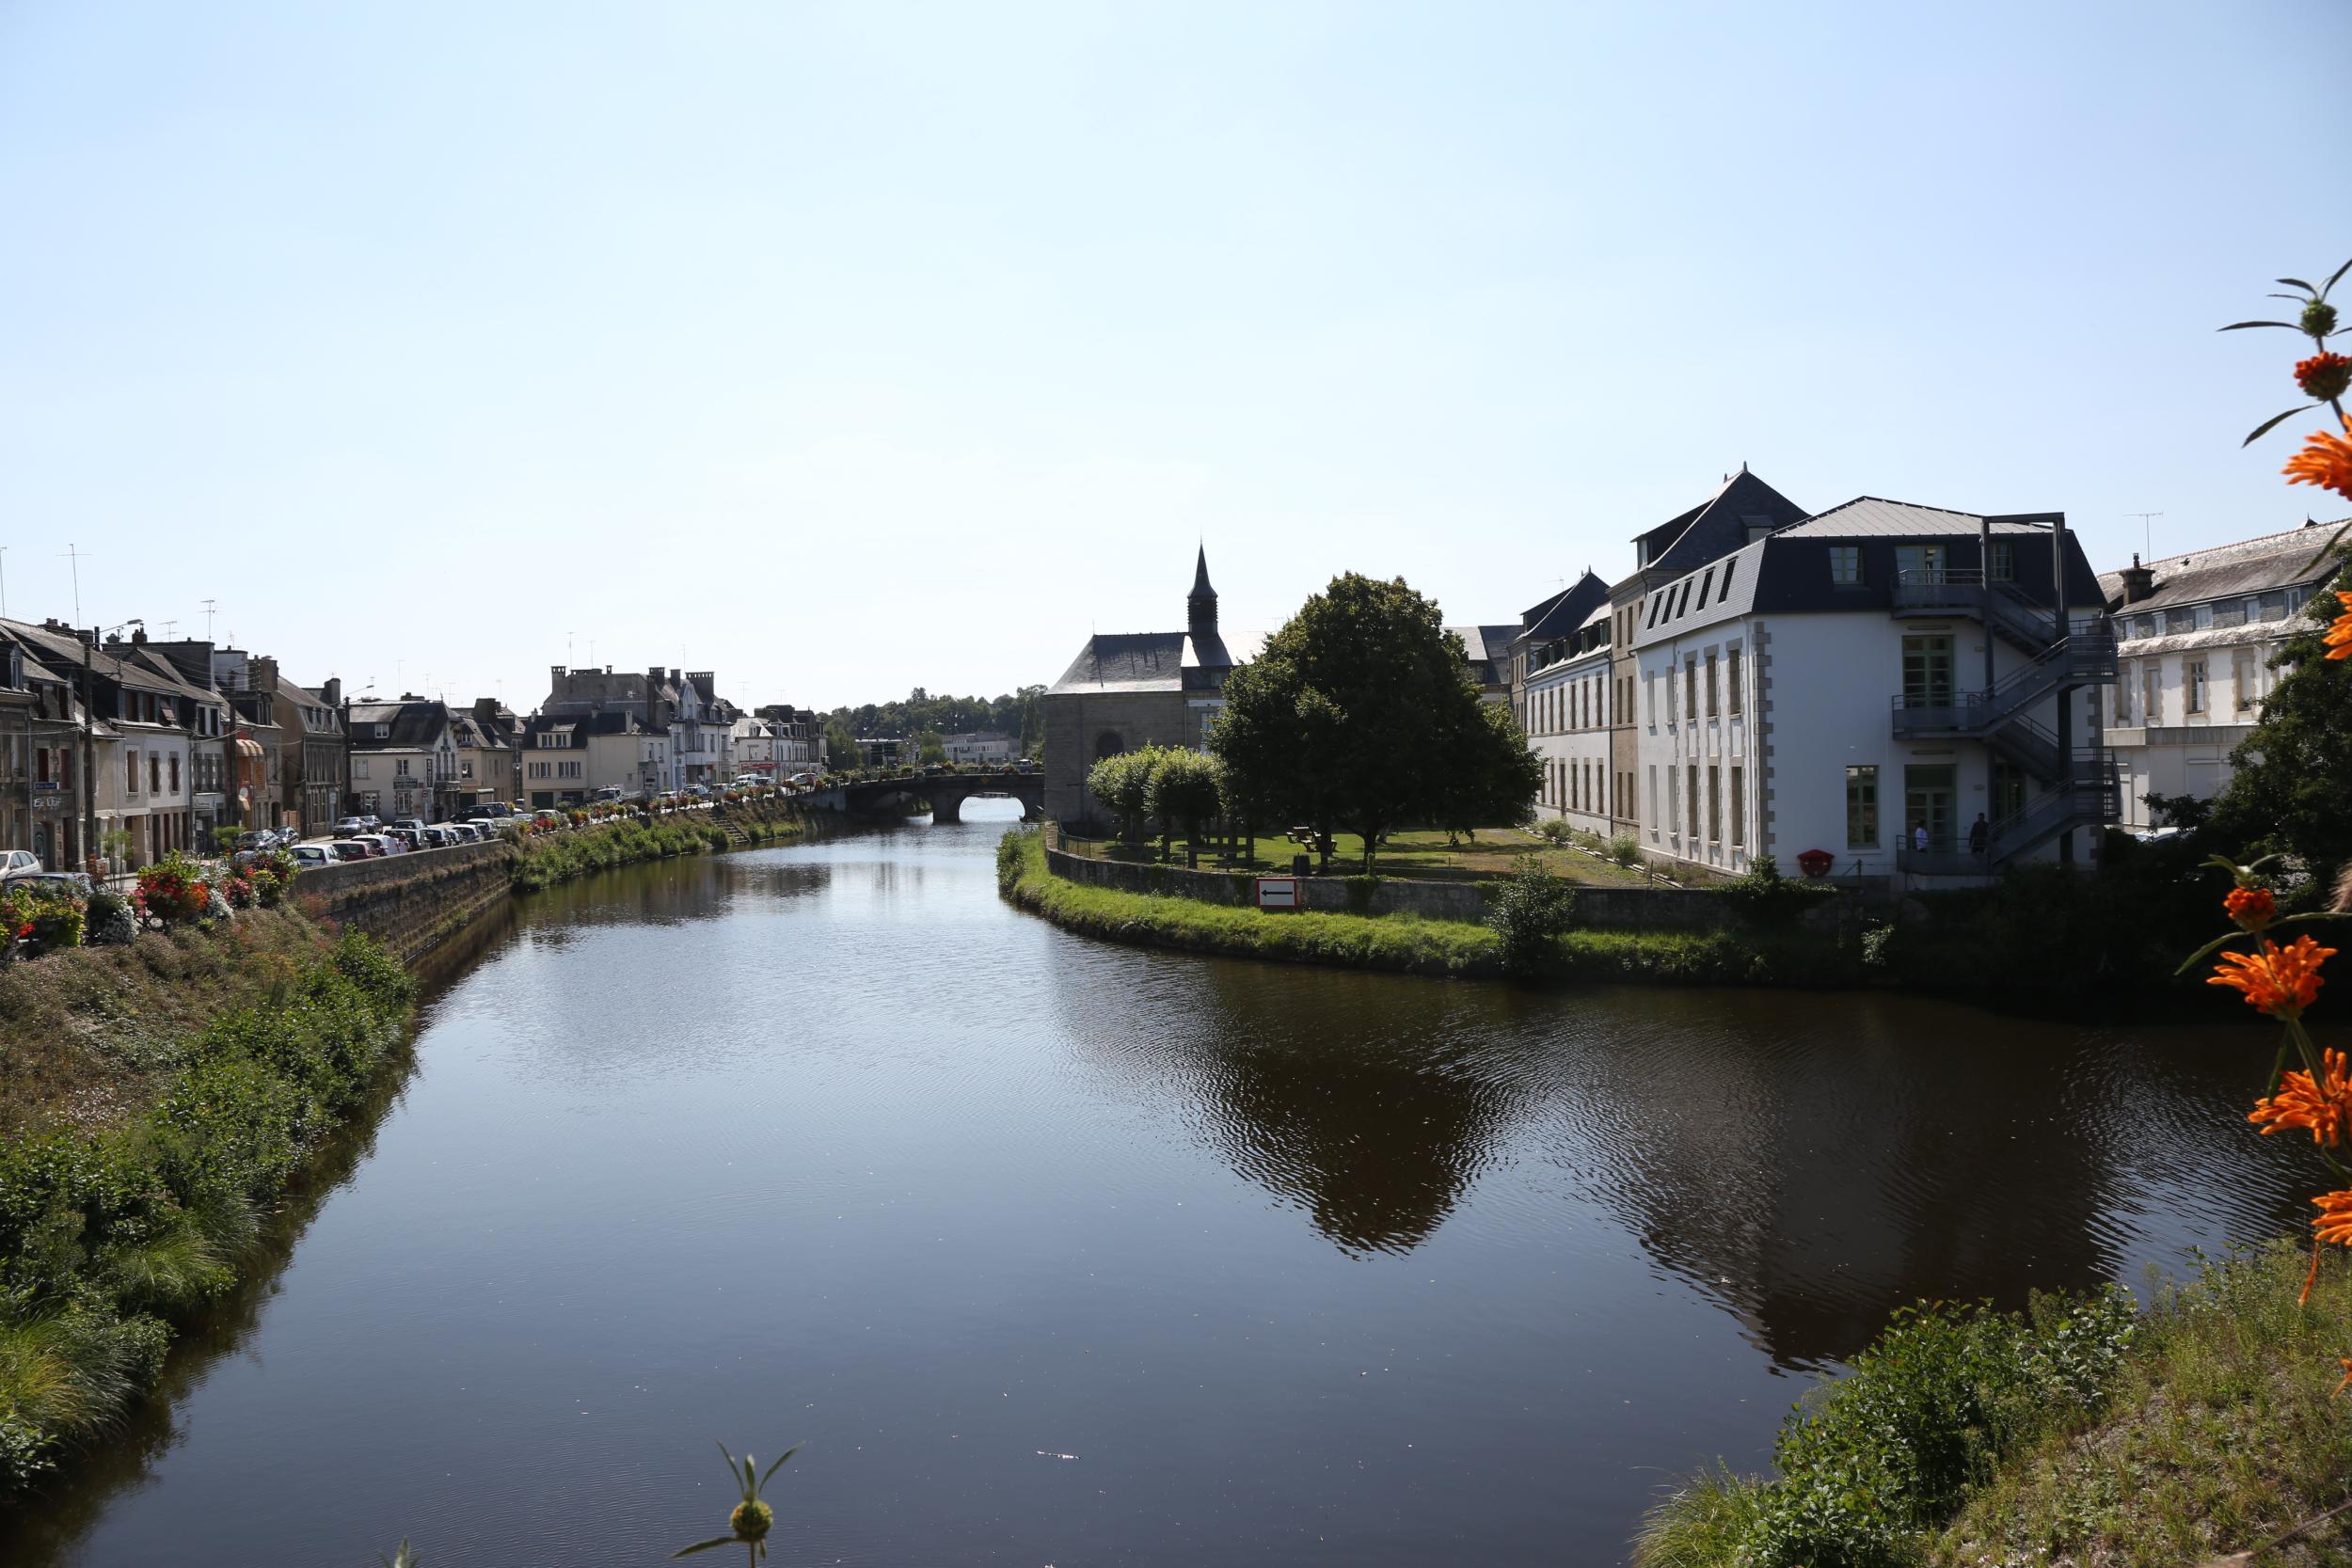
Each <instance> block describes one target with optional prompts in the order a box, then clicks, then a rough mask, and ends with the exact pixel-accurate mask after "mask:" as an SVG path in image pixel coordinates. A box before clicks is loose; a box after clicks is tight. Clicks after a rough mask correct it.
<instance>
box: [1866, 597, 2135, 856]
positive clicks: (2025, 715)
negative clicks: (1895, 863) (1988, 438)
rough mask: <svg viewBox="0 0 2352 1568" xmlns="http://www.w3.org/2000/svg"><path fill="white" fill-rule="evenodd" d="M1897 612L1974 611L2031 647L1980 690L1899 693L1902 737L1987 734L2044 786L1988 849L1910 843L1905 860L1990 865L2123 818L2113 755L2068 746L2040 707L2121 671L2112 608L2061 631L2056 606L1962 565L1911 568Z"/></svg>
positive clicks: (1898, 733) (2003, 635)
mask: <svg viewBox="0 0 2352 1568" xmlns="http://www.w3.org/2000/svg"><path fill="white" fill-rule="evenodd" d="M1894 614H1895V616H1896V617H1897V618H1898V619H1906V618H1910V617H1914V616H1926V615H1934V616H1955V615H1964V616H1968V617H1971V618H1973V619H1975V620H1978V621H1980V622H1982V623H1983V624H1984V626H1985V629H1986V630H1987V632H1988V633H1990V634H1991V635H1993V636H1994V637H1998V638H2000V639H2001V640H2002V641H2005V642H2008V643H2009V644H2010V646H2012V647H2014V648H2017V649H2018V650H2020V651H2021V652H2024V653H2026V654H2027V655H2029V656H2030V657H2028V658H2027V659H2026V662H2025V663H2024V664H2021V665H2019V666H2018V667H2017V668H2016V669H2014V670H2011V671H2010V673H2008V674H2006V675H2003V676H2002V677H2001V678H2000V679H1999V680H1997V681H1994V683H1993V684H1992V685H1991V686H1989V687H1986V688H1985V689H1982V690H1979V691H1955V692H1947V693H1941V694H1940V695H1942V696H1943V697H1944V698H1945V699H1946V700H1944V701H1941V702H1935V703H1928V704H1907V703H1906V702H1905V700H1904V698H1903V697H1901V696H1897V697H1896V698H1895V699H1894V736H1895V738H1896V739H1898V740H1944V739H1954V740H1977V741H1980V742H1982V743H1983V744H1984V745H1985V746H1986V748H1987V749H1989V750H1990V751H1991V752H1993V753H1994V755H1995V756H1998V757H2000V758H2001V759H2002V760H2004V761H2006V762H2008V763H2010V764H2011V765H2013V766H2015V767H2016V768H2019V769H2020V770H2021V771H2022V772H2024V773H2025V774H2026V776H2027V777H2028V778H2031V779H2033V780H2035V781H2036V782H2038V783H2039V784H2042V786H2043V787H2042V790H2041V792H2040V793H2038V794H2036V795H2034V796H2033V797H2032V798H2031V799H2029V800H2026V803H2025V804H2024V806H2023V807H2021V808H2020V809H2019V810H2017V811H2015V812H2011V813H2010V814H2008V815H2007V816H2003V817H2002V818H2001V819H2000V820H1999V821H1997V822H1994V823H1993V824H1992V832H1991V834H1990V835H1989V839H1988V844H1987V850H1986V853H1985V854H1984V855H1983V856H1976V855H1972V854H1968V853H1966V852H1964V851H1961V852H1955V851H1953V850H1950V849H1941V850H1938V849H1931V850H1928V851H1926V852H1925V853H1921V852H1918V851H1915V850H1911V849H1908V848H1906V849H1905V850H1903V852H1902V853H1901V854H1900V855H1899V857H1898V859H1899V863H1900V864H1901V865H1902V868H1903V869H1905V870H1913V871H1925V872H1945V873H1961V874H1965V873H1967V872H1971V871H1976V872H1983V871H1989V870H1991V869H1992V868H1993V867H1994V866H1997V865H1999V864H2001V863H2003V862H2005V861H2009V860H2013V859H2015V858H2016V857H2017V856H2019V855H2022V854H2025V853H2026V852H2027V851H2028V850H2031V849H2035V848H2038V847H2041V846H2042V845H2044V844H2047V843H2048V842H2049V841H2050V840H2051V839H2053V838H2056V837H2057V836H2058V834H2060V833H2062V832H2067V831H2068V830H2069V829H2073V828H2083V827H2104V826H2106V825H2108V824H2111V823H2115V822H2118V821H2121V820H2122V790H2121V773H2120V770H2119V769H2118V768H2117V766H2116V763H2115V760H2114V758H2113V757H2111V756H2109V755H2108V754H2107V753H2106V752H2105V751H2103V750H2100V749H2098V748H2096V747H2095V746H2094V747H2093V748H2092V749H2091V750H2090V751H2088V752H2070V751H2069V749H2068V748H2067V746H2066V744H2065V743H2064V741H2063V740H2061V738H2060V737H2059V736H2058V735H2057V734H2055V733H2053V732H2052V731H2051V730H2050V728H2049V727H2048V726H2047V725H2045V724H2043V723H2042V722H2041V721H2038V720H2036V719H2034V718H2033V717H2032V710H2033V709H2034V708H2035V707H2036V706H2038V705H2041V704H2042V702H2044V701H2046V700H2048V699H2049V698H2051V697H2053V696H2056V695H2058V693H2060V692H2067V691H2075V690H2079V689H2082V688H2084V687H2089V686H2097V685H2103V684H2106V683H2107V682H2110V681H2112V680H2114V679H2115V676H2116V664H2115V633H2114V629H2113V628H2112V627H2111V626H2109V625H2108V623H2107V620H2106V617H2105V616H2104V615H2086V616H2075V617H2072V618H2070V619H2069V621H2068V622H2067V626H2066V635H2065V636H2063V637H2059V638H2056V639H2055V640H2054V639H2053V636H2052V634H2053V633H2054V632H2055V631H2056V629H2057V626H2056V624H2055V618H2054V616H2053V615H2052V614H2051V612H2050V611H2049V610H2044V609H2042V608H2041V607H2039V606H2036V605H2034V604H2033V603H2032V602H2031V601H2029V600H2027V599H2026V597H2025V596H2024V595H2022V594H2019V593H2018V592H2017V591H2016V589H2015V588H2014V587H2013V586H2011V585H2010V584H2008V583H2005V582H1993V583H1987V582H1986V581H1985V580H1984V574H1983V573H1981V572H1974V571H1954V570H1932V571H1925V572H1908V573H1905V574H1904V575H1903V577H1902V578H1900V579H1899V581H1898V582H1897V583H1896V586H1895V604H1894Z"/></svg>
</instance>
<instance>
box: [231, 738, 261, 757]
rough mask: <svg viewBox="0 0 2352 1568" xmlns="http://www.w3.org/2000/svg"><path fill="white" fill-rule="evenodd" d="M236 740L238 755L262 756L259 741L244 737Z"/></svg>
mask: <svg viewBox="0 0 2352 1568" xmlns="http://www.w3.org/2000/svg"><path fill="white" fill-rule="evenodd" d="M236 738H237V755H239V756H241V757H258V756H260V755H262V747H261V743H260V742H259V741H254V740H247V739H246V737H245V736H237V737H236Z"/></svg>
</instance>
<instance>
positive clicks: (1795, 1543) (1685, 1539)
mask: <svg viewBox="0 0 2352 1568" xmlns="http://www.w3.org/2000/svg"><path fill="white" fill-rule="evenodd" d="M2135 1327H2136V1321H2135V1317H2134V1313H2133V1310H2132V1302H2131V1297H2130V1296H2129V1295H2128V1294H2126V1293H2125V1292H2124V1291H2122V1290H2119V1289H2114V1288H2110V1289H2109V1290H2107V1291H2106V1292H2104V1293H2102V1294H2099V1295H2094V1296H2090V1297H2085V1298H2082V1299H2080V1300H2077V1301H2074V1302H2071V1303H2070V1302H2064V1301H2059V1300H2058V1299H2056V1298H2049V1297H2037V1298H2036V1299H2035V1300H2034V1302H2033V1304H2032V1307H2031V1308H2030V1310H2029V1312H2028V1313H2026V1314H2025V1315H2019V1314H2016V1313H1999V1312H1993V1311H1990V1310H1988V1309H1986V1308H1983V1307H1938V1306H1922V1307H1906V1308H1904V1309H1903V1310H1901V1311H1899V1312H1897V1313H1896V1314H1895V1316H1894V1318H1893V1320H1892V1321H1891V1322H1890V1323H1888V1325H1887V1327H1886V1330H1885V1332H1884V1333H1883V1334H1881V1335H1880V1336H1879V1338H1877V1340H1875V1341H1874V1342H1873V1343H1872V1344H1871V1345H1870V1347H1869V1348H1868V1349H1867V1350H1866V1351H1864V1352H1863V1353H1862V1354H1860V1355H1858V1356H1856V1357H1855V1358H1854V1361H1853V1367H1852V1370H1851V1371H1850V1372H1849V1373H1848V1374H1847V1375H1846V1376H1845V1377H1843V1378H1841V1379H1840V1380H1838V1381H1837V1382H1836V1383H1834V1384H1831V1385H1828V1386H1826V1387H1824V1388H1822V1389H1820V1390H1819V1391H1817V1392H1816V1393H1815V1394H1814V1395H1812V1396H1810V1397H1808V1398H1807V1399H1806V1400H1805V1401H1804V1402H1801V1403H1800V1404H1799V1405H1798V1406H1797V1408H1796V1409H1795V1410H1794V1411H1793V1412H1791V1413H1790V1415H1789V1417H1788V1419H1787V1420H1786V1421H1784V1422H1783V1423H1782V1424H1781V1430H1780V1437H1779V1439H1778V1441H1777V1442H1776V1443H1775V1444H1774V1445H1773V1450H1772V1460H1773V1464H1774V1465H1775V1467H1776V1468H1777V1469H1778V1470H1779V1472H1780V1476H1779V1479H1778V1480H1776V1481H1768V1482H1757V1481H1750V1482H1739V1481H1731V1480H1729V1478H1725V1477H1722V1476H1718V1475H1709V1476H1706V1477H1702V1478H1700V1479H1699V1480H1698V1481H1694V1482H1693V1483H1692V1484H1691V1485H1688V1486H1686V1487H1685V1488H1684V1489H1683V1490H1682V1491H1681V1492H1678V1493H1677V1494H1676V1495H1675V1496H1674V1497H1670V1498H1669V1499H1668V1500H1667V1501H1666V1502H1665V1503H1664V1504H1662V1505H1661V1507H1660V1509H1659V1510H1658V1511H1657V1512H1655V1513H1653V1514H1652V1515H1651V1517H1650V1518H1649V1520H1648V1521H1647V1522H1646V1523H1645V1526H1644V1528H1643V1532H1642V1538H1641V1540H1640V1542H1639V1543H1638V1544H1637V1545H1636V1548H1635V1551H1634V1561H1635V1562H1637V1563H1645V1564H1658V1563H1666V1562H1670V1561H1676V1560H1686V1561H1687V1560H1692V1559H1691V1558H1690V1556H1689V1552H1690V1549H1691V1547H1692V1545H1693V1544H1696V1543H1698V1542H1700V1541H1705V1542H1708V1543H1709V1544H1711V1545H1712V1547H1713V1548H1714V1549H1715V1550H1717V1551H1720V1552H1721V1553H1722V1556H1721V1557H1720V1559H1719V1560H1723V1561H1731V1562H1739V1563H1741V1564H1746V1565H1750V1568H1899V1565H1901V1564H1905V1563H1908V1562H1911V1561H1913V1560H1915V1559H1916V1557H1917V1551H1916V1544H1917V1540H1918V1537H1919V1534H1920V1532H1922V1531H1925V1530H1929V1529H1933V1528H1937V1527H1939V1526H1941V1525H1942V1524H1943V1523H1944V1522H1945V1521H1946V1520H1947V1519H1949V1518H1950V1517H1951V1516H1952V1515H1953V1514H1954V1513H1956V1512H1957V1511H1958V1510H1959V1508H1960V1506H1961V1504H1962V1503H1963V1501H1964V1500H1965V1498H1966V1495H1967V1492H1968V1490H1969V1488H1970V1487H1972V1486H1975V1485H1978V1484H1979V1483H1980V1482H1982V1481H1984V1480H1985V1479H1986V1478H1987V1477H1988V1476H1990V1475H1991V1473H1992V1471H1993V1466H1994V1463H1995V1461H1997V1460H1998V1459H2000V1458H2001V1457H2002V1456H2003V1455H2004V1454H2008V1453H2011V1452H2014V1451H2016V1450H2017V1449H2019V1448H2021V1447H2022V1446H2024V1445H2025V1444H2026V1443H2027V1442H2029V1441H2031V1440H2033V1439H2034V1438H2036V1437H2038V1436H2039V1435H2040V1434H2041V1433H2043V1432H2045V1431H2048V1430H2051V1429H2053V1428H2055V1427H2057V1426H2058V1425H2060V1424H2061V1423H2063V1422H2065V1421H2068V1420H2071V1419H2074V1418H2079V1417H2081V1416H2082V1415H2084V1414H2085V1413H2086V1412H2088V1411H2090V1410H2092V1409H2095V1408H2096V1407H2097V1406H2099V1405H2100V1404H2101V1403H2102V1402H2104V1401H2105V1400H2106V1397H2107V1395H2108V1393H2109V1392H2110V1391H2111V1390H2112V1389H2113V1388H2114V1387H2115V1386H2116V1385H2117V1383H2118V1382H2119V1380H2120V1377H2121V1373H2122V1365H2123V1356H2124V1353H2125V1351H2126V1350H2127V1349H2128V1348H2129V1347H2130V1345H2131V1342H2132V1337H2133V1334H2134V1331H2135Z"/></svg>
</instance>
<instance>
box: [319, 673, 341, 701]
mask: <svg viewBox="0 0 2352 1568" xmlns="http://www.w3.org/2000/svg"><path fill="white" fill-rule="evenodd" d="M319 701H320V702H322V703H325V704H326V705H327V706H328V707H341V706H342V705H343V678H342V676H341V675H330V676H328V677H327V681H326V685H325V686H322V687H320V688H319Z"/></svg>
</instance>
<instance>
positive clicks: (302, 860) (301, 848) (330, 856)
mask: <svg viewBox="0 0 2352 1568" xmlns="http://www.w3.org/2000/svg"><path fill="white" fill-rule="evenodd" d="M335 849H336V846H335V845H333V844H331V843H328V844H297V845H295V846H294V848H293V849H292V850H291V851H290V853H292V854H293V856H294V864H295V865H296V866H297V867H298V868H300V869H302V870H304V871H308V870H310V868H311V867H312V866H314V865H333V864H334V863H336V862H337V861H339V860H341V859H342V856H341V855H338V854H337V853H335Z"/></svg>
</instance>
